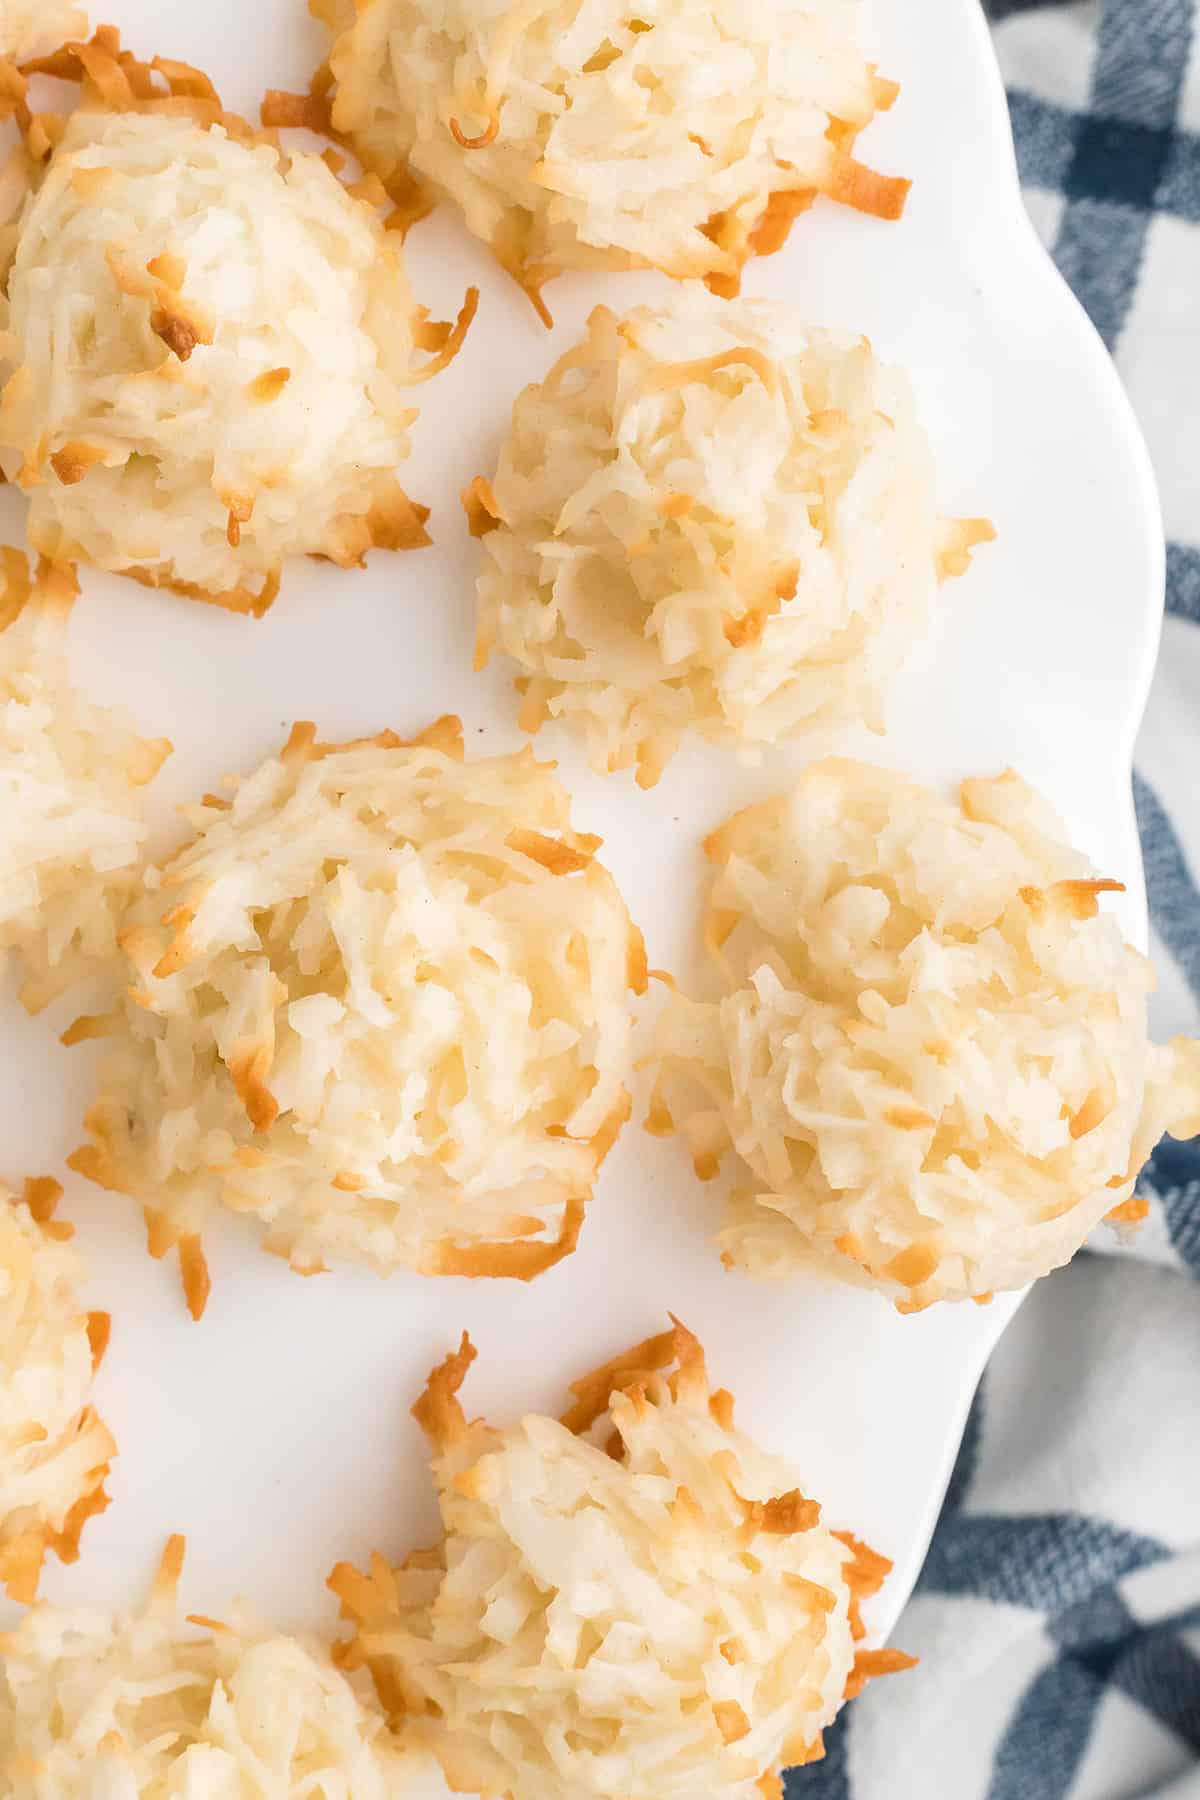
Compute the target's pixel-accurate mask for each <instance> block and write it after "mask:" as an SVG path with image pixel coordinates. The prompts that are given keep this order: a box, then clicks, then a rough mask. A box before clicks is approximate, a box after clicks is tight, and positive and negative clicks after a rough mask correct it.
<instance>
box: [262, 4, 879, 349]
mask: <svg viewBox="0 0 1200 1800" xmlns="http://www.w3.org/2000/svg"><path fill="white" fill-rule="evenodd" d="M310 4H311V7H312V10H313V12H315V13H316V14H317V16H318V17H319V18H320V19H322V20H323V21H324V22H325V23H326V25H328V27H329V29H330V30H331V31H332V32H333V34H334V36H335V43H334V46H333V50H332V53H331V56H330V62H329V69H328V70H327V71H325V72H324V74H323V77H322V78H319V80H318V83H317V84H316V94H317V105H316V106H315V107H313V108H312V109H311V110H310V113H309V115H308V116H309V117H310V120H311V121H312V122H320V115H321V114H322V111H324V116H325V118H326V119H330V120H331V122H332V126H333V128H334V130H335V131H336V132H337V133H338V134H340V135H342V136H344V137H346V138H348V139H349V140H350V142H351V143H352V144H353V146H354V149H355V151H356V152H357V154H358V155H359V156H360V157H361V158H362V160H363V162H364V163H365V164H366V166H367V167H368V168H371V169H373V170H375V171H376V172H377V173H378V174H379V175H380V176H381V177H382V179H383V180H384V182H385V183H386V184H388V185H389V186H390V187H391V188H392V189H393V191H394V194H395V196H396V198H397V199H398V200H399V201H400V202H401V204H403V205H404V206H406V207H407V208H409V209H410V210H416V209H417V207H418V206H419V202H418V201H415V200H414V193H413V188H414V178H415V182H416V183H417V184H424V185H425V186H426V187H427V189H428V190H430V191H431V193H432V194H433V195H435V196H436V195H438V194H445V195H448V196H449V197H450V198H451V199H453V200H454V201H456V202H457V204H458V205H459V207H460V208H461V209H462V212H463V215H464V217H465V219H466V222H467V224H468V225H469V226H470V228H471V230H472V231H473V232H475V233H476V235H477V236H478V237H480V238H482V239H483V240H484V242H485V243H486V244H488V245H489V246H490V247H491V249H492V250H493V252H494V253H495V255H496V256H497V257H498V258H499V260H500V262H501V263H502V264H503V265H504V266H505V267H506V268H507V269H508V270H510V272H511V273H512V274H513V275H515V276H516V278H517V280H518V281H519V282H520V283H521V285H522V286H523V287H524V288H525V289H526V291H527V292H528V293H529V295H530V297H531V298H532V299H533V300H534V303H535V304H536V305H537V306H538V309H539V311H540V312H541V313H542V315H543V317H544V318H545V319H546V322H547V324H549V323H550V319H549V314H548V313H547V312H546V310H545V307H544V304H543V302H542V301H541V298H540V294H541V289H542V287H543V286H544V285H545V283H546V282H547V281H549V280H550V279H551V278H552V277H553V276H554V275H557V274H558V273H559V272H560V271H561V270H563V269H631V268H655V269H662V270H664V271H665V272H666V273H667V274H669V275H674V276H677V277H680V278H686V277H695V278H699V279H701V280H706V281H707V282H708V283H709V284H710V286H712V287H713V288H714V289H716V290H717V291H718V292H720V293H722V294H725V295H727V296H728V295H730V294H734V293H736V292H737V288H738V280H739V276H740V273H741V269H742V265H743V264H744V263H745V262H746V260H747V258H749V257H751V256H755V255H759V256H765V255H769V254H770V253H771V252H772V251H774V250H777V249H778V248H779V247H780V245H781V244H782V243H783V241H784V239H785V238H786V236H787V233H788V230H789V228H790V226H791V224H792V221H793V219H794V218H795V217H796V215H797V214H798V213H800V212H803V211H804V210H805V209H806V208H807V207H809V206H810V205H811V204H812V202H813V201H814V200H815V199H816V197H817V196H818V195H819V194H826V195H828V196H829V197H830V198H831V199H834V200H839V201H843V202H845V203H846V204H847V205H849V206H854V207H857V208H859V209H860V210H861V211H864V212H869V213H875V214H878V215H879V216H880V217H882V218H887V219H895V218H898V217H899V216H900V213H901V211H902V209H903V206H904V200H905V196H906V194H907V191H908V186H909V183H908V182H907V181H901V180H892V179H888V178H884V177H882V176H879V175H876V174H874V173H873V172H872V171H871V170H869V169H866V168H864V167H863V166H862V165H861V164H860V163H858V162H857V161H856V160H855V158H854V144H855V140H856V138H857V136H858V134H859V132H860V131H862V129H863V128H864V126H866V125H868V124H869V123H870V122H871V120H872V118H873V117H874V116H875V114H876V113H877V112H879V111H882V110H884V109H885V108H886V107H888V106H890V105H891V103H892V101H893V100H894V99H895V96H896V93H897V89H896V87H895V85H894V84H893V83H891V82H887V81H882V80H880V79H879V77H878V76H877V75H876V73H875V70H874V69H873V68H872V66H871V65H870V64H869V63H868V62H867V61H866V59H865V58H864V56H863V54H862V51H861V50H860V48H859V46H858V43H857V39H856V22H857V8H856V6H854V5H853V4H850V3H848V0H798V3H797V0H787V3H785V0H751V3H750V4H745V3H741V4H739V3H738V0H715V3H713V4H710V3H707V0H706V3H705V4H703V5H702V4H700V3H699V0H650V3H649V4H647V5H645V6H641V7H639V8H637V9H636V10H635V11H632V12H631V11H630V10H629V9H627V8H625V7H622V6H619V5H617V4H616V3H615V0H601V3H600V4H597V5H593V6H590V7H587V8H584V9H581V8H580V7H579V6H578V5H576V4H574V0H531V3H530V4H525V5H519V4H513V3H512V0H490V3H489V4H486V5H481V4H479V0H372V4H370V5H362V4H356V3H355V0H310ZM330 82H332V83H333V84H336V85H335V88H334V93H333V97H332V107H331V109H329V108H328V106H327V105H326V106H324V107H323V104H322V102H323V96H324V94H325V93H327V91H328V84H329V83H330ZM264 116H265V117H266V118H267V119H271V118H273V117H283V118H288V119H290V118H291V117H293V116H294V113H293V111H292V109H291V108H289V106H288V105H287V97H285V96H279V97H276V98H275V99H274V101H273V103H271V104H269V105H268V108H267V111H266V113H265V115H264Z"/></svg>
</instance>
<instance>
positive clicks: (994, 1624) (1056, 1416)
mask: <svg viewBox="0 0 1200 1800" xmlns="http://www.w3.org/2000/svg"><path fill="white" fill-rule="evenodd" d="M964 3H965V4H970V3H971V0H964ZM990 10H991V12H992V16H993V21H994V25H995V35H996V44H997V48H998V50H999V53H1000V58H1001V63H1002V65H1003V68H1004V74H1005V79H1006V82H1007V84H1008V89H1009V96H1010V101H1011V106H1012V117H1013V127H1014V131H1015V134H1016V140H1017V150H1018V155H1019V160H1020V166H1021V176H1022V180H1023V182H1024V185H1025V191H1026V197H1027V201H1028V205H1029V209H1030V212H1031V213H1032V215H1033V218H1034V222H1035V224H1036V225H1037V226H1038V228H1039V230H1040V231H1041V233H1042V235H1043V237H1044V239H1045V241H1046V243H1047V245H1048V246H1049V248H1050V249H1051V250H1052V252H1053V254H1054V256H1055V258H1056V260H1057V262H1058V265H1059V267H1060V268H1061V270H1062V272H1063V274H1064V275H1065V276H1066V277H1067V279H1068V281H1070V283H1071V285H1072V286H1073V287H1074V289H1075V291H1076V293H1077V294H1078V295H1079V297H1080V299H1081V300H1082V301H1083V303H1084V305H1085V306H1086V307H1087V310H1088V312H1089V313H1090V314H1091V316H1092V318H1093V320H1094V321H1095V323H1096V325H1097V326H1098V328H1099V330H1100V332H1101V334H1102V336H1103V337H1104V339H1105V342H1106V343H1107V344H1108V346H1109V348H1110V350H1111V351H1112V353H1113V355H1114V356H1115V358H1116V362H1117V366H1118V368H1119V369H1120V371H1121V374H1122V376H1123V377H1124V380H1125V382H1126V385H1127V387H1128V389H1129V392H1130V395H1131V396H1132V399H1133V402H1134V405H1135V407H1136V408H1137V411H1138V413H1139V415H1140V418H1141V422H1142V426H1143V429H1144V430H1145V433H1146V436H1147V438H1148V440H1149V443H1150V448H1151V451H1152V453H1153V456H1154V459H1155V463H1156V466H1157V470H1158V478H1159V482H1160V485H1161V488H1162V495H1163V503H1164V509H1165V513H1166V522H1167V534H1168V538H1169V540H1170V547H1169V551H1168V590H1167V597H1166V606H1167V616H1166V621H1165V630H1164V639H1163V653H1162V658H1161V662H1160V667H1159V672H1158V676H1157V680H1156V683H1155V687H1154V692H1153V696H1152V699H1151V702H1150V709H1149V713H1148V717H1147V720H1146V724H1145V728H1144V730H1143V733H1142V737H1141V741H1140V743H1139V747H1138V772H1137V776H1136V799H1137V807H1138V818H1139V822H1140V825H1141V831H1142V842H1143V847H1144V851H1145V858H1146V873H1147V878H1148V885H1149V891H1150V909H1151V917H1152V923H1153V931H1154V938H1155V943H1154V953H1155V961H1156V964H1157V966H1158V971H1159V992H1158V994H1157V996H1156V998H1155V1002H1154V1005H1153V1009H1152V1010H1153V1023H1154V1027H1155V1030H1156V1032H1157V1034H1158V1035H1160V1036H1166V1035H1169V1034H1171V1033H1174V1032H1178V1031H1190V1032H1196V1031H1197V1029H1198V1028H1200V1017H1198V1011H1200V894H1198V893H1197V886H1196V881H1195V879H1194V877H1193V874H1192V870H1194V869H1200V23H1198V22H1197V18H1196V13H1197V11H1198V10H1200V0H992V3H991V7H990ZM1141 1191H1142V1193H1143V1194H1144V1195H1145V1197H1146V1198H1147V1199H1148V1200H1149V1201H1150V1202H1151V1215H1150V1218H1149V1219H1148V1221H1147V1223H1146V1225H1145V1226H1144V1227H1143V1230H1142V1232H1141V1233H1140V1234H1139V1237H1138V1239H1137V1241H1136V1242H1135V1243H1134V1245H1133V1246H1132V1247H1131V1248H1130V1249H1129V1250H1126V1251H1120V1250H1118V1249H1117V1247H1116V1245H1115V1243H1114V1241H1113V1240H1112V1239H1111V1238H1110V1237H1108V1236H1107V1234H1106V1235H1105V1241H1103V1242H1098V1243H1097V1245H1096V1248H1097V1249H1098V1250H1113V1251H1114V1252H1115V1253H1114V1254H1110V1255H1094V1254H1093V1255H1087V1254H1085V1255H1084V1256H1082V1257H1080V1258H1078V1259H1077V1260H1076V1262H1075V1263H1074V1264H1073V1265H1072V1266H1071V1267H1070V1268H1069V1269H1065V1270H1063V1271H1062V1272H1061V1273H1059V1274H1057V1275H1054V1276H1052V1277H1051V1278H1050V1279H1049V1280H1048V1281H1044V1282H1042V1283H1041V1284H1040V1285H1039V1286H1038V1287H1037V1288H1036V1289H1035V1290H1034V1292H1033V1294H1032V1295H1031V1296H1030V1298H1029V1300H1028V1301H1027V1302H1026V1304H1025V1306H1024V1307H1023V1308H1022V1310H1021V1312H1020V1313H1019V1314H1018V1316H1017V1319H1016V1321H1015V1323H1014V1324H1013V1325H1012V1327H1011V1328H1010V1330H1009V1332H1008V1333H1007V1334H1006V1336H1005V1338H1004V1340H1003V1342H1002V1343H1001V1345H1000V1347H999V1349H998V1351H997V1352H996V1355H995V1357H994V1358H993V1361H992V1364H991V1367H990V1368H989V1369H988V1372H987V1374H986V1376H985V1378H984V1381H983V1384H982V1387H981V1388H980V1391H979V1394H978V1396H977V1398H976V1401H975V1406H974V1410H973V1412H972V1414H971V1419H970V1424H969V1426H968V1430H967V1434H966V1438H965V1440H964V1443H963V1447H962V1451H961V1454H960V1456H959V1459H958V1466H957V1469H956V1470H955V1474H954V1478H953V1481H952V1484H951V1488H950V1492H949V1494H948V1496H947V1499H946V1505H945V1509H944V1511H943V1514H942V1519H941V1523H940V1525H939V1526H938V1530H937V1535H936V1537H935V1539H934V1543H933V1547H932V1549H931V1551H930V1554H929V1559H928V1561H927V1563H926V1566H925V1570H924V1573H923V1574H922V1577H921V1581H920V1584H919V1586H918V1589H917V1593H916V1596H915V1598H914V1599H913V1601H912V1603H911V1604H910V1606H909V1608H908V1611H907V1612H906V1614H905V1616H904V1618H903V1619H902V1620H901V1623H900V1625H899V1627H898V1628H897V1631H896V1634H895V1642H896V1643H897V1644H899V1645H902V1646H903V1648H904V1649H906V1650H910V1651H912V1652H914V1653H915V1654H917V1655H919V1656H920V1657H921V1659H922V1660H921V1666H920V1667H919V1668H918V1669H917V1670H916V1671H914V1672H913V1673H912V1674H908V1675H904V1676H902V1677H898V1678H896V1679H895V1680H893V1681H888V1682H879V1683H876V1684H875V1685H874V1686H873V1687H872V1688H869V1689H868V1690H867V1693H866V1694H865V1696H864V1697H863V1699H861V1700H860V1701H858V1702H856V1704H855V1705H854V1706H852V1707H851V1708H849V1709H848V1711H847V1712H846V1713H844V1714H843V1716H842V1719H841V1720H840V1721H839V1723H838V1725H837V1726H836V1727H835V1728H834V1730H833V1731H832V1732H831V1733H829V1735H828V1740H827V1742H828V1754H827V1757H826V1760H825V1761H824V1762H822V1763H818V1764H814V1765H813V1766H812V1767H810V1768H807V1769H804V1770H797V1771H795V1772H794V1773H793V1774H792V1775H791V1776H790V1777H789V1781H788V1794H789V1800H1135V1796H1136V1797H1138V1800H1151V1797H1153V1800H1200V1144H1195V1143H1193V1144H1187V1145H1179V1144H1174V1143H1165V1144H1164V1145H1163V1146H1161V1147H1160V1149H1159V1150H1158V1151H1157V1153H1156V1155H1155V1156H1154V1158H1153V1160H1152V1162H1151V1164H1150V1166H1149V1168H1148V1169H1147V1171H1146V1173H1145V1175H1144V1176H1143V1179H1142V1185H1141Z"/></svg>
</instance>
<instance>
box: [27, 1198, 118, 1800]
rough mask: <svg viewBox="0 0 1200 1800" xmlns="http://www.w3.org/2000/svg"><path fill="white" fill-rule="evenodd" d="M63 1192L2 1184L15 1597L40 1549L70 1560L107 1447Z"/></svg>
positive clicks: (102, 1320) (95, 1342)
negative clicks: (61, 1205) (60, 1215)
mask: <svg viewBox="0 0 1200 1800" xmlns="http://www.w3.org/2000/svg"><path fill="white" fill-rule="evenodd" d="M61 1194H62V1189H61V1188H60V1187H59V1185H58V1183H57V1182H56V1181H52V1180H50V1179H49V1177H42V1178H39V1179H37V1180H30V1181H27V1182H26V1183H25V1187H24V1191H23V1194H22V1195H21V1196H20V1197H18V1196H17V1195H15V1194H13V1193H10V1192H9V1190H8V1189H7V1188H6V1187H3V1186H2V1185H0V1586H2V1587H3V1588H4V1589H5V1591H6V1592H7V1593H8V1595H9V1597H10V1598H11V1599H13V1600H20V1601H30V1600H32V1599H33V1597H34V1595H35V1594H36V1593H37V1587H38V1578H39V1576H40V1574H41V1569H42V1563H43V1561H44V1559H45V1556H46V1553H47V1551H51V1550H52V1551H53V1552H54V1553H55V1555H56V1556H58V1557H59V1558H60V1559H61V1560H62V1561H63V1562H74V1561H75V1559H76V1557H77V1556H78V1554H79V1537H80V1533H81V1532H82V1530H83V1527H84V1526H85V1525H86V1523H87V1521H88V1519H89V1518H91V1516H92V1515H93V1513H98V1512H103V1510H104V1508H105V1507H106V1506H107V1505H108V1496H107V1494H106V1493H105V1491H104V1478H105V1476H106V1475H107V1474H108V1466H109V1460H110V1458H111V1457H112V1456H113V1455H114V1453H115V1451H116V1445H115V1444H114V1443H113V1440H112V1438H111V1436H110V1435H109V1432H108V1429H107V1427H106V1426H105V1425H104V1424H102V1422H101V1420H100V1419H99V1417H98V1416H97V1413H96V1411H95V1408H94V1407H93V1406H92V1404H91V1400H90V1395H91V1389H92V1377H93V1375H94V1374H95V1371H96V1368H97V1366H98V1364H99V1361H100V1358H101V1357H102V1355H103V1354H104V1348H105V1345H106V1344H107V1342H108V1331H109V1319H108V1314H107V1313H100V1312H93V1313H85V1312H82V1311H81V1310H80V1307H79V1302H78V1299H77V1297H76V1296H77V1290H78V1288H79V1287H80V1285H81V1284H82V1281H83V1265H82V1263H81V1261H80V1258H79V1256H78V1254H77V1253H76V1251H75V1250H74V1249H73V1248H72V1246H71V1243H70V1238H71V1235H72V1228H71V1226H70V1225H68V1224H66V1223H64V1222H62V1221H60V1220H56V1219H55V1218H54V1216H53V1215H54V1209H55V1207H56V1205H57V1203H58V1200H59V1198H60V1196H61ZM4 1735H5V1734H4V1732H3V1729H2V1728H0V1740H2V1739H3V1738H4ZM5 1791H6V1792H8V1789H7V1788H6V1789H5Z"/></svg>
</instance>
